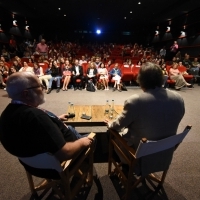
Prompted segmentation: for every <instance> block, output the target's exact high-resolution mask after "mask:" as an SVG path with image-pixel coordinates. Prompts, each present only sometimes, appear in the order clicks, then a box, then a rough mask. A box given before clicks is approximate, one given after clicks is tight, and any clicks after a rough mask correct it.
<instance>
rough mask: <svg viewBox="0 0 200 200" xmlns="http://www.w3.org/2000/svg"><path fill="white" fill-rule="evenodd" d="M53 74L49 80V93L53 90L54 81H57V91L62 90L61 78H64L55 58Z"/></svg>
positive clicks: (52, 68)
mask: <svg viewBox="0 0 200 200" xmlns="http://www.w3.org/2000/svg"><path fill="white" fill-rule="evenodd" d="M51 76H52V78H51V79H50V80H49V86H48V91H47V94H49V93H51V91H52V83H53V81H56V86H57V89H56V93H58V92H60V80H61V79H62V76H61V69H60V66H59V65H58V64H57V62H56V61H55V60H54V61H53V62H52V67H51Z"/></svg>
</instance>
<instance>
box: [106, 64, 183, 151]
mask: <svg viewBox="0 0 200 200" xmlns="http://www.w3.org/2000/svg"><path fill="white" fill-rule="evenodd" d="M137 81H138V83H139V84H140V86H141V88H142V90H143V93H141V94H134V95H132V96H130V97H129V98H128V99H127V100H126V101H125V103H124V109H123V111H122V113H121V114H120V115H119V117H118V118H117V119H116V120H114V121H113V122H110V121H108V120H106V121H105V122H106V123H107V125H108V127H109V128H111V129H114V130H117V131H121V130H123V129H125V128H126V134H125V135H124V136H123V138H124V139H125V140H126V141H127V143H128V145H129V146H132V147H133V148H135V149H137V147H138V144H139V142H140V140H141V139H142V138H143V137H145V138H147V139H148V140H160V139H163V138H166V137H169V136H172V135H175V134H176V132H177V129H178V125H179V123H180V121H181V119H182V118H183V116H184V113H185V107H184V101H183V99H182V97H181V96H180V95H179V94H178V93H177V92H175V91H171V90H168V89H165V88H163V87H162V84H163V73H162V70H161V68H160V67H159V66H158V65H156V64H154V63H150V62H147V63H145V64H143V65H142V66H141V68H140V71H139V74H138V77H137Z"/></svg>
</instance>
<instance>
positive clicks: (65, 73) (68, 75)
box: [62, 60, 72, 91]
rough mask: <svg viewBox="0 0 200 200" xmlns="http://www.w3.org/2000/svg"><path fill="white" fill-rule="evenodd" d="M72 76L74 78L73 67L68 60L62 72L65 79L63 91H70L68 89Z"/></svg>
mask: <svg viewBox="0 0 200 200" xmlns="http://www.w3.org/2000/svg"><path fill="white" fill-rule="evenodd" d="M71 76H72V67H71V65H70V64H69V60H66V61H65V65H64V67H63V70H62V78H63V87H62V90H63V91H67V90H68V88H67V87H68V85H69V82H70V80H71Z"/></svg>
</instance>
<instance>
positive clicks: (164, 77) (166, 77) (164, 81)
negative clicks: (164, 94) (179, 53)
mask: <svg viewBox="0 0 200 200" xmlns="http://www.w3.org/2000/svg"><path fill="white" fill-rule="evenodd" d="M161 70H162V73H163V85H162V86H163V87H164V88H166V87H167V79H168V77H169V74H168V72H167V69H166V64H165V63H163V64H162V65H161Z"/></svg>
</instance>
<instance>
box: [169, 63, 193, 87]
mask: <svg viewBox="0 0 200 200" xmlns="http://www.w3.org/2000/svg"><path fill="white" fill-rule="evenodd" d="M169 76H170V78H171V79H172V80H175V81H176V82H175V89H176V90H180V89H181V88H182V87H184V86H187V87H192V85H191V84H189V83H187V82H186V81H185V79H184V77H183V75H182V74H181V72H180V71H179V70H178V63H173V64H172V67H171V68H170V70H169Z"/></svg>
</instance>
